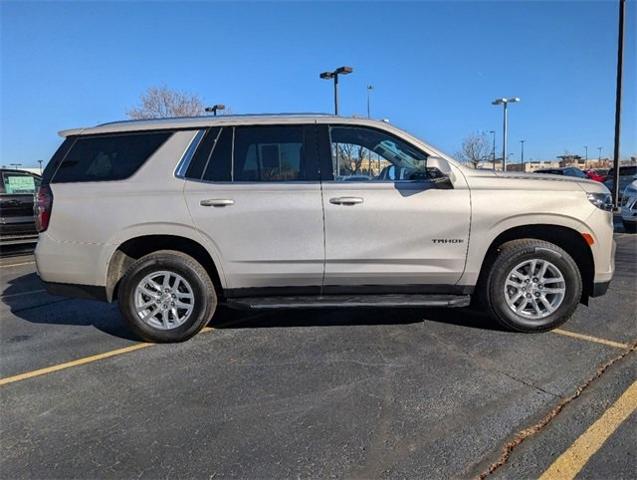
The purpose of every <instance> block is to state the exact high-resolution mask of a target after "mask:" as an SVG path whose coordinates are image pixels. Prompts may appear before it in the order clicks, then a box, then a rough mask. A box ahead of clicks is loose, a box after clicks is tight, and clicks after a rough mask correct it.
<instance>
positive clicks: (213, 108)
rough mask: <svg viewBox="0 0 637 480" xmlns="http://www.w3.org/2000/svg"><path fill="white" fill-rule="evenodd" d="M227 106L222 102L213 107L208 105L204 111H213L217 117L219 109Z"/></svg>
mask: <svg viewBox="0 0 637 480" xmlns="http://www.w3.org/2000/svg"><path fill="white" fill-rule="evenodd" d="M225 108H226V106H225V105H224V104H222V103H218V104H216V105H213V106H212V107H206V108H205V109H204V111H206V112H208V113H210V112H212V114H213V115H214V116H215V117H216V116H217V110H224V109H225Z"/></svg>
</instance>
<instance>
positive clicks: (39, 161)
mask: <svg viewBox="0 0 637 480" xmlns="http://www.w3.org/2000/svg"><path fill="white" fill-rule="evenodd" d="M43 161H44V160H38V163H39V164H40V175H42V162H43Z"/></svg>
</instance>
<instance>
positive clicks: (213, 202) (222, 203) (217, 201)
mask: <svg viewBox="0 0 637 480" xmlns="http://www.w3.org/2000/svg"><path fill="white" fill-rule="evenodd" d="M199 205H201V206H202V207H228V206H230V205H234V200H232V199H231V198H208V199H207V200H202V201H201V202H199Z"/></svg>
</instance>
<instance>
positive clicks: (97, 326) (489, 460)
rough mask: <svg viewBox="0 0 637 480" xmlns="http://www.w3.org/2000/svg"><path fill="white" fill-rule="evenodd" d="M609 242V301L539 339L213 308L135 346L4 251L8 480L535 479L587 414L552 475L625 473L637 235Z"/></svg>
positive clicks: (480, 324) (103, 307)
mask: <svg viewBox="0 0 637 480" xmlns="http://www.w3.org/2000/svg"><path fill="white" fill-rule="evenodd" d="M616 241H617V243H618V251H617V274H616V277H615V279H614V281H613V283H612V284H611V287H610V290H609V292H608V294H607V295H606V296H604V297H601V298H597V299H592V300H591V302H590V306H589V307H584V306H580V307H579V308H578V310H577V312H576V314H575V316H574V318H572V319H571V320H570V321H569V322H568V323H567V324H566V325H564V326H563V328H562V329H560V330H559V331H557V332H551V333H545V334H534V335H528V334H518V333H511V332H507V331H503V330H501V329H499V328H498V327H497V326H496V325H495V324H494V323H493V322H492V321H491V320H489V319H488V318H487V317H485V316H483V315H481V314H478V313H474V312H471V311H469V310H403V309H364V310H347V309H341V310H302V311H278V312H269V313H259V314H256V313H253V312H246V311H244V312H232V311H224V312H223V313H222V314H221V315H220V317H219V318H218V319H216V320H215V321H214V323H213V324H211V325H210V327H212V328H210V329H207V331H205V332H202V333H201V334H200V335H198V336H197V337H195V338H194V339H192V340H190V341H188V342H185V343H182V344H174V345H149V344H141V343H140V342H139V340H137V339H136V338H134V337H133V336H132V335H131V334H130V333H129V332H128V330H127V328H126V326H125V325H123V323H122V321H121V318H120V315H119V312H118V310H117V307H116V306H115V305H108V304H103V303H98V302H91V301H81V300H70V299H62V298H57V297H52V296H50V295H48V294H46V293H45V292H44V291H43V287H42V284H41V283H40V282H39V280H38V278H37V275H36V274H35V273H34V272H35V265H34V262H33V257H32V256H20V257H12V258H7V259H2V260H0V276H1V284H0V292H1V293H2V304H1V305H0V319H1V321H0V345H1V347H2V348H1V349H0V378H1V380H0V402H1V404H0V408H1V410H0V412H1V413H0V415H1V420H2V421H1V425H0V428H1V432H0V442H1V443H0V446H1V448H2V452H3V454H2V457H1V459H0V475H1V476H2V477H3V478H44V477H46V478H67V477H74V478H95V477H108V478H131V477H139V478H168V477H171V478H175V477H193V478H226V477H228V478H235V477H236V478H238V477H241V478H289V477H295V478H296V477H320V478H323V477H336V478H405V477H409V478H414V477H419V478H469V477H470V478H476V477H480V476H481V477H482V478H485V477H486V478H489V477H491V478H502V479H504V478H536V477H539V476H540V475H542V473H543V472H546V471H547V470H549V469H550V468H552V466H553V465H554V464H555V462H556V461H557V460H558V459H559V458H560V456H561V455H562V454H564V453H565V452H573V450H572V449H573V448H576V447H577V445H578V444H577V440H578V438H580V437H582V435H586V434H587V432H588V431H589V429H590V427H591V425H593V424H595V423H596V422H598V421H599V422H601V423H597V424H596V425H600V429H599V432H601V433H599V432H598V430H594V432H593V433H596V435H597V436H595V437H594V439H596V441H597V447H596V448H594V449H593V451H592V453H591V455H590V458H588V459H586V460H585V461H579V464H578V463H577V461H571V460H568V458H570V457H568V455H566V457H564V458H566V459H567V460H563V461H562V463H559V464H558V465H557V467H560V468H570V469H571V470H570V471H571V473H573V472H575V474H577V475H578V477H577V478H582V479H584V478H586V479H594V478H600V479H601V478H604V479H606V478H635V476H637V467H636V465H637V462H636V459H635V450H636V449H635V444H636V441H635V434H634V432H635V430H636V427H637V414H635V412H634V407H633V410H632V414H631V413H630V411H631V410H630V405H633V404H632V403H631V400H630V387H631V385H632V384H633V382H635V377H636V372H637V369H636V367H637V363H636V360H635V353H634V345H635V342H636V341H637V322H636V318H635V312H636V310H637V299H636V296H635V292H636V291H637V236H630V235H628V234H617V235H616ZM47 367H50V368H48V369H47V370H42V369H45V368H47ZM626 392H627V393H626ZM623 395H624V396H623ZM626 398H628V403H627V405H628V407H625V405H626V402H625V401H624V400H625V399H626ZM620 400H621V401H620ZM634 401H635V400H634V399H633V400H632V402H634ZM618 402H619V407H617V408H620V407H622V406H624V407H623V408H624V409H625V408H629V411H628V415H627V417H626V419H625V420H624V421H622V422H620V423H618V424H616V425H615V424H613V423H612V418H611V419H610V420H604V419H606V417H604V413H605V412H607V411H608V410H609V408H613V406H614V405H617V404H618ZM622 402H623V403H622ZM609 418H610V416H609ZM589 435H590V434H589ZM588 438H589V437H586V441H587V442H588ZM591 438H592V437H591ZM590 444H591V443H590V442H589V445H590ZM589 453H590V452H589ZM574 458H576V457H574ZM564 465H566V467H564ZM557 467H553V468H557Z"/></svg>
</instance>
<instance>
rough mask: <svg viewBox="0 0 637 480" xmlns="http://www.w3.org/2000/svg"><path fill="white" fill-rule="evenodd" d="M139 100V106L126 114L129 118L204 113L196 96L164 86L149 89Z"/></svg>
mask: <svg viewBox="0 0 637 480" xmlns="http://www.w3.org/2000/svg"><path fill="white" fill-rule="evenodd" d="M140 100H141V105H139V106H136V107H133V108H131V109H129V110H128V111H127V112H126V114H127V115H128V116H129V117H130V118H134V119H142V118H165V117H192V116H196V115H203V113H204V104H203V101H202V100H201V98H200V97H199V96H198V95H193V94H190V93H186V92H180V91H177V90H171V89H170V88H168V87H166V86H162V87H150V88H149V89H148V90H146V92H145V93H144V94H142V96H141V99H140Z"/></svg>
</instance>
